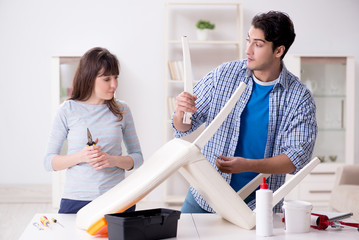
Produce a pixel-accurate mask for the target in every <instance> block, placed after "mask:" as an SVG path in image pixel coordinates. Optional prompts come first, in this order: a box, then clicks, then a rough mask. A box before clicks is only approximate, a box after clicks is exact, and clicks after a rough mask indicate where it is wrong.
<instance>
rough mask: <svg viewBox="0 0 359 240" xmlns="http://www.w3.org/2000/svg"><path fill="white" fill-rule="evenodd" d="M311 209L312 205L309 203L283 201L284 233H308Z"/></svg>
mask: <svg viewBox="0 0 359 240" xmlns="http://www.w3.org/2000/svg"><path fill="white" fill-rule="evenodd" d="M312 209H313V205H312V204H311V203H310V202H304V201H298V200H291V201H284V204H283V210H284V219H285V231H286V232H287V233H306V232H309V230H310V216H311V212H312Z"/></svg>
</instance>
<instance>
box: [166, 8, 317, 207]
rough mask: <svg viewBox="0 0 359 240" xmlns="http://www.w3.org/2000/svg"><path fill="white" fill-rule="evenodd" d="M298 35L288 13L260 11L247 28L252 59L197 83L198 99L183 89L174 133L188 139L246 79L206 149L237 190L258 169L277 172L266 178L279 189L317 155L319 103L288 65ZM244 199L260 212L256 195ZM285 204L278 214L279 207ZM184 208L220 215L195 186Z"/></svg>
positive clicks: (232, 64) (216, 71)
mask: <svg viewBox="0 0 359 240" xmlns="http://www.w3.org/2000/svg"><path fill="white" fill-rule="evenodd" d="M294 39H295V32H294V26H293V23H292V21H291V20H290V18H289V17H288V15H287V14H285V13H282V12H276V11H270V12H268V13H264V14H260V15H257V16H255V17H254V18H253V20H252V26H251V28H250V30H249V32H248V38H247V49H246V55H247V59H246V60H238V61H233V62H229V63H224V64H222V65H221V66H219V67H217V68H216V69H214V70H213V71H211V72H210V73H208V74H207V76H205V77H204V78H203V79H202V80H201V81H200V82H199V83H198V84H197V85H196V86H195V87H194V95H193V96H192V95H190V94H188V93H186V92H182V93H181V94H180V95H178V96H177V98H176V112H175V113H174V115H173V127H174V129H175V136H176V137H181V136H184V135H186V134H189V133H191V132H193V131H194V130H195V129H197V128H198V127H199V126H200V125H201V124H202V123H205V124H206V125H208V124H209V123H210V122H211V121H212V120H213V119H214V118H215V117H216V115H217V114H218V112H219V111H220V110H221V108H222V107H223V106H224V104H225V103H226V102H227V100H228V99H229V98H230V96H231V95H232V93H233V92H234V91H235V89H236V88H237V87H238V85H239V83H240V82H245V83H246V84H247V87H246V89H245V91H244V93H243V95H242V96H241V98H240V100H239V101H238V103H237V104H236V106H235V108H234V110H233V111H232V112H231V113H230V114H229V115H228V117H227V119H226V120H225V121H224V123H223V124H222V126H221V127H220V128H219V130H218V131H217V132H216V134H215V135H214V136H213V138H212V139H211V140H210V141H209V142H208V143H207V144H206V145H205V147H204V148H203V149H202V153H203V154H204V156H206V158H207V159H208V161H209V162H210V163H211V164H212V165H213V166H214V167H215V168H217V169H218V170H219V172H220V173H221V175H222V177H223V178H224V179H225V180H226V181H227V182H228V183H229V184H230V185H231V186H232V187H233V189H234V190H235V191H238V190H240V189H241V188H242V187H243V186H245V185H246V184H247V183H248V182H249V181H250V180H252V179H253V178H254V177H255V176H256V175H257V174H258V173H270V174H272V175H271V176H270V177H269V178H268V179H267V181H268V183H269V188H270V189H272V190H273V191H275V190H277V189H278V188H279V187H280V186H281V185H282V184H283V183H284V181H285V174H287V173H293V174H295V173H296V172H297V171H299V170H300V169H301V168H303V167H304V166H305V165H306V164H307V163H308V162H309V161H310V159H311V156H312V152H313V148H314V143H315V139H316V135H317V131H318V130H317V123H316V119H315V111H316V107H315V103H314V100H313V97H312V96H311V94H310V91H309V90H308V89H307V88H306V87H305V86H304V85H303V84H302V83H301V82H300V81H299V79H298V78H297V77H296V76H294V75H293V74H292V73H290V72H289V71H288V70H287V69H286V67H285V66H284V64H283V62H282V60H283V57H284V56H285V54H286V53H287V51H288V49H289V47H290V46H291V45H292V43H293V41H294ZM184 112H191V113H192V114H193V115H192V124H183V123H182V119H183V115H184ZM218 156H220V157H218ZM218 194H220V193H218ZM245 202H246V203H247V204H248V206H249V207H250V208H251V209H254V208H255V192H253V193H252V194H251V195H250V196H248V197H247V198H246V199H245ZM281 205H282V202H280V203H278V204H277V205H276V206H275V208H274V211H275V212H280V211H281ZM181 211H182V212H185V213H206V212H214V211H213V209H212V208H211V207H210V206H209V205H208V204H207V202H206V201H205V200H204V199H203V198H202V196H201V195H199V193H198V192H197V191H196V190H195V189H194V188H193V187H190V190H189V192H188V195H187V197H186V200H185V202H184V204H183V206H182V210H181Z"/></svg>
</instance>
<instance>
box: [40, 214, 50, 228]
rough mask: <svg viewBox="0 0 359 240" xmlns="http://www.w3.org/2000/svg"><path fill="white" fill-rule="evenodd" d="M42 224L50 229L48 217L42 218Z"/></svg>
mask: <svg viewBox="0 0 359 240" xmlns="http://www.w3.org/2000/svg"><path fill="white" fill-rule="evenodd" d="M40 222H41V223H42V224H43V225H44V226H45V227H48V228H50V221H49V219H47V217H46V216H42V217H40Z"/></svg>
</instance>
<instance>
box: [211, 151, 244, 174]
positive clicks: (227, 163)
mask: <svg viewBox="0 0 359 240" xmlns="http://www.w3.org/2000/svg"><path fill="white" fill-rule="evenodd" d="M216 166H217V167H218V169H219V170H220V171H221V172H223V173H240V172H245V171H246V169H244V168H243V167H244V166H246V159H245V158H241V157H225V156H222V155H221V156H220V157H218V158H217V159H216Z"/></svg>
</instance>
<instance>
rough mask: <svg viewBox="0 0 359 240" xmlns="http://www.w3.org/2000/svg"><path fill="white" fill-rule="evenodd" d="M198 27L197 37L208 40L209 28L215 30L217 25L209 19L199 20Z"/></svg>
mask: <svg viewBox="0 0 359 240" xmlns="http://www.w3.org/2000/svg"><path fill="white" fill-rule="evenodd" d="M196 27H197V38H198V40H200V41H204V40H207V38H208V30H213V29H214V28H215V27H216V25H215V24H214V23H211V22H210V21H208V20H202V19H201V20H198V21H197V23H196Z"/></svg>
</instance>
